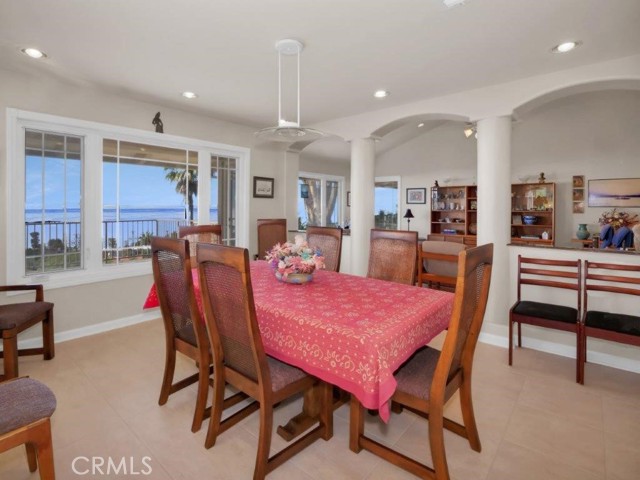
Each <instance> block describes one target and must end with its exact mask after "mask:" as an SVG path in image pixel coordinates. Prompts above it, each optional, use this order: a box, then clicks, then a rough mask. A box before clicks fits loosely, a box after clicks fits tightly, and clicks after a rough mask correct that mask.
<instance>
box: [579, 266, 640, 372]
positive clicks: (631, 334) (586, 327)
mask: <svg viewBox="0 0 640 480" xmlns="http://www.w3.org/2000/svg"><path fill="white" fill-rule="evenodd" d="M584 270H585V271H584V278H585V280H584V310H585V313H584V315H583V320H582V325H581V327H582V328H581V333H580V340H581V341H580V348H581V351H582V354H581V355H580V356H579V357H580V358H581V360H582V361H581V362H580V374H579V381H580V383H584V364H585V362H586V361H587V337H593V338H599V339H602V340H609V341H612V342H618V343H623V344H626V345H635V346H637V347H640V316H638V315H637V313H638V303H639V302H638V301H639V300H640V298H638V300H635V308H634V307H631V308H629V307H627V309H626V311H627V313H621V312H622V311H624V309H623V308H621V305H622V302H621V301H620V300H623V299H625V297H626V298H627V299H629V300H630V302H633V301H634V300H632V299H633V298H634V297H640V265H620V264H613V263H599V262H590V261H588V260H587V261H585V268H584ZM594 292H595V293H594ZM599 292H604V293H599ZM589 304H593V307H590V306H589ZM611 305H615V308H611V307H610V306H611ZM628 305H629V303H628ZM611 310H613V311H611ZM632 313H635V315H632Z"/></svg>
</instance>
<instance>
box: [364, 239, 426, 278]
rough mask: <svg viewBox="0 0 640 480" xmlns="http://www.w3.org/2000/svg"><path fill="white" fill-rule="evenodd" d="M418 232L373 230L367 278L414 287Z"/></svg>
mask: <svg viewBox="0 0 640 480" xmlns="http://www.w3.org/2000/svg"><path fill="white" fill-rule="evenodd" d="M417 245H418V232H409V231H404V230H380V229H375V228H373V229H371V241H370V244H369V248H370V250H369V268H368V270H367V277H369V278H377V279H379V280H387V281H389V282H397V283H404V284H407V285H413V284H414V283H415V281H416V261H417V257H418V246H417Z"/></svg>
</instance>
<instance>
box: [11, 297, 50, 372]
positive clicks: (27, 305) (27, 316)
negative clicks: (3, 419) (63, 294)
mask: <svg viewBox="0 0 640 480" xmlns="http://www.w3.org/2000/svg"><path fill="white" fill-rule="evenodd" d="M29 290H32V291H35V301H34V302H21V303H9V304H6V305H0V334H1V335H2V348H3V350H2V352H0V358H3V364H4V372H3V375H1V376H0V380H2V379H4V380H9V379H11V378H16V377H17V376H19V374H20V373H19V368H18V356H23V355H40V354H42V355H43V357H44V359H45V360H51V359H52V358H53V357H55V344H54V338H53V303H50V302H45V301H44V289H43V287H42V285H0V292H17V291H29ZM38 323H42V345H43V346H42V348H24V349H18V334H19V333H21V332H23V331H25V330H26V329H27V328H29V327H32V326H34V325H37V324H38Z"/></svg>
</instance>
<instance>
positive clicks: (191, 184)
mask: <svg viewBox="0 0 640 480" xmlns="http://www.w3.org/2000/svg"><path fill="white" fill-rule="evenodd" d="M164 170H165V172H167V173H166V174H165V176H164V178H166V179H167V180H169V181H170V182H171V183H175V184H176V193H178V194H180V195H182V197H183V198H184V199H185V203H187V205H188V207H189V220H191V221H193V211H194V198H195V197H196V195H198V172H197V170H186V169H182V168H165V169H164ZM187 172H188V173H187Z"/></svg>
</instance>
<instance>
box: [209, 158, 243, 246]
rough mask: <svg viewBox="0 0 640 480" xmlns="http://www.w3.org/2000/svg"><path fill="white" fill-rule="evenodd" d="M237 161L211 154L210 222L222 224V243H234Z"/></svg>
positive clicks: (231, 244) (232, 244)
mask: <svg viewBox="0 0 640 480" xmlns="http://www.w3.org/2000/svg"><path fill="white" fill-rule="evenodd" d="M236 169H237V161H236V159H235V158H226V157H218V156H216V155H212V156H211V207H210V210H209V214H210V218H211V222H213V223H218V224H220V225H222V243H223V244H225V245H230V246H235V245H236V241H237V239H236V215H237V211H236V191H237V185H236V181H237V174H236V173H237V171H236Z"/></svg>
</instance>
